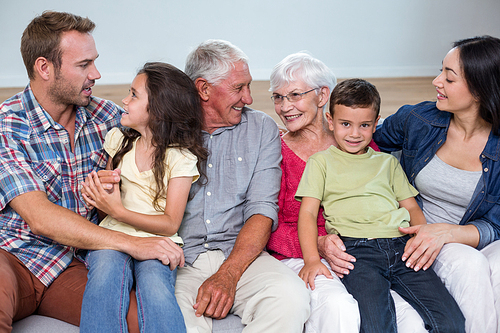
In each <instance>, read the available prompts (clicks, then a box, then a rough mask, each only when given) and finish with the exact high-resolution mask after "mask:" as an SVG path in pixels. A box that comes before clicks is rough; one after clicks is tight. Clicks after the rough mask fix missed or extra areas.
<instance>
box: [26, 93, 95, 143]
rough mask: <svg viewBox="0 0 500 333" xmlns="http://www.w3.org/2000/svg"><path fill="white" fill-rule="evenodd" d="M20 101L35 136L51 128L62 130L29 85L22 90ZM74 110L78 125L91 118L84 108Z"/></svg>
mask: <svg viewBox="0 0 500 333" xmlns="http://www.w3.org/2000/svg"><path fill="white" fill-rule="evenodd" d="M22 100H23V104H24V109H25V110H26V117H27V119H28V121H29V124H30V125H31V128H32V129H33V132H34V133H35V134H41V133H44V132H46V131H47V130H48V129H49V128H51V127H53V128H54V129H56V130H60V129H63V127H62V126H61V125H60V124H58V123H57V122H55V121H54V119H53V118H52V116H51V115H50V114H49V113H47V111H45V110H44V108H43V107H42V106H41V105H40V104H39V103H38V101H37V100H36V98H35V95H34V94H33V91H32V90H31V86H30V85H29V84H28V86H27V87H26V89H24V92H23V94H22ZM75 109H76V121H77V122H79V123H82V124H83V123H84V122H86V121H87V119H88V117H89V116H91V115H90V114H87V110H86V108H85V107H81V106H79V107H76V108H75Z"/></svg>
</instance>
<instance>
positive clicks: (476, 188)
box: [374, 36, 500, 332]
mask: <svg viewBox="0 0 500 333" xmlns="http://www.w3.org/2000/svg"><path fill="white" fill-rule="evenodd" d="M433 84H434V86H435V87H436V90H437V102H424V103H420V104H418V105H407V106H403V107H402V108H401V109H400V110H399V111H398V112H397V113H396V114H394V115H392V116H390V117H388V118H387V119H386V120H385V121H384V123H383V124H382V126H381V127H380V128H378V129H377V131H376V132H375V135H374V140H375V141H376V142H377V144H378V145H379V146H380V148H381V149H382V150H384V151H396V150H402V156H401V164H402V166H403V169H404V170H405V172H406V174H407V176H408V179H409V181H410V182H411V183H412V185H413V186H415V187H416V188H417V189H418V190H419V192H420V195H419V196H418V197H417V200H418V201H419V203H420V205H421V206H422V209H423V212H424V215H425V217H426V219H427V222H428V224H427V225H423V226H421V227H412V228H406V229H402V231H403V232H405V233H408V234H416V236H415V237H414V238H413V239H412V242H411V243H410V242H408V245H407V247H406V249H405V253H404V255H403V259H404V258H407V259H406V261H407V265H408V266H410V267H413V268H414V269H415V270H419V269H428V268H430V267H432V268H433V269H434V270H435V271H436V273H437V274H438V275H439V276H440V277H441V279H442V280H443V282H444V283H445V285H446V287H447V288H448V290H449V291H450V293H451V294H452V295H453V296H454V298H455V299H456V301H457V303H458V304H459V305H460V308H461V309H462V312H463V314H464V316H465V318H466V330H467V332H497V330H498V329H499V328H500V326H499V324H498V322H497V318H498V315H499V308H500V241H498V239H499V238H500V205H499V204H500V178H499V176H500V136H499V135H500V39H498V38H493V37H490V36H483V37H475V38H470V39H465V40H461V41H458V42H456V43H455V44H454V47H453V48H452V49H451V50H450V51H449V52H448V54H447V55H446V57H445V58H444V60H443V65H442V70H441V74H439V75H438V76H437V77H436V78H435V79H434V81H433Z"/></svg>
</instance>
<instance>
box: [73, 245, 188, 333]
mask: <svg viewBox="0 0 500 333" xmlns="http://www.w3.org/2000/svg"><path fill="white" fill-rule="evenodd" d="M87 262H88V265H89V273H88V281H87V286H86V287H85V293H84V294H83V302H82V316H81V320H80V332H120V333H122V332H123V333H125V332H128V327H127V321H126V316H127V312H128V307H129V298H130V290H131V289H132V286H133V285H134V282H135V291H136V296H137V311H138V314H137V316H138V320H139V329H140V331H141V332H176V333H177V332H186V327H185V325H184V318H183V316H182V313H181V310H180V308H179V305H178V304H177V300H176V298H175V291H174V287H175V280H176V276H177V269H175V270H173V271H171V270H170V268H169V267H168V266H165V265H163V264H162V263H161V262H160V261H159V260H145V261H139V260H135V259H134V258H132V257H130V256H129V255H128V254H125V253H122V252H118V251H113V250H99V251H91V252H89V254H88V256H87Z"/></svg>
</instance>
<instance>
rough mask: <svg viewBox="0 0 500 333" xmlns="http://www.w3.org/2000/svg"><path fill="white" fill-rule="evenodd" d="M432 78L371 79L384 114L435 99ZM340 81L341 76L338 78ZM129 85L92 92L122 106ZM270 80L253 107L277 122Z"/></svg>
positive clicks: (8, 91) (1, 94)
mask: <svg viewBox="0 0 500 333" xmlns="http://www.w3.org/2000/svg"><path fill="white" fill-rule="evenodd" d="M432 79H433V78H432V77H409V78H378V79H373V78H370V79H368V81H370V82H371V83H373V84H374V85H375V86H376V87H377V89H378V90H379V92H380V96H381V98H382V105H381V111H380V113H381V116H382V117H387V116H388V115H390V114H392V113H394V112H396V111H397V110H398V108H399V107H401V106H402V105H404V104H416V103H418V102H421V101H425V100H436V90H435V88H434V86H433V85H432V83H431V82H432ZM339 81H341V79H340V80H339ZM22 89H23V88H0V101H4V100H6V99H7V98H9V97H10V96H12V95H14V94H16V93H18V92H19V91H21V90H22ZM128 89H129V85H128V84H125V85H99V84H97V85H96V86H95V87H94V88H93V93H94V95H96V96H99V97H101V98H105V99H109V100H112V101H114V102H115V103H117V104H118V105H122V103H121V100H122V99H123V98H124V97H125V96H126V95H127V93H128ZM268 90H269V81H254V82H252V97H253V104H252V105H251V107H252V108H254V109H256V110H261V111H264V112H266V113H267V114H269V115H270V116H271V117H273V118H274V119H275V120H276V121H277V122H278V124H280V125H281V121H280V120H279V118H278V116H277V115H276V113H275V112H274V105H273V103H272V101H271V98H270V97H271V93H270V92H269V91H268Z"/></svg>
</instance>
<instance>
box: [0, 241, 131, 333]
mask: <svg viewBox="0 0 500 333" xmlns="http://www.w3.org/2000/svg"><path fill="white" fill-rule="evenodd" d="M86 283H87V268H86V267H85V265H84V264H83V263H81V262H80V261H78V260H77V259H73V261H72V262H71V264H70V265H69V266H68V268H66V270H65V271H64V272H62V273H61V274H60V275H59V276H58V277H57V279H55V281H54V282H52V284H51V285H50V286H49V287H46V286H45V285H44V284H43V283H41V282H40V281H39V280H38V279H37V278H36V277H35V276H34V275H33V273H31V272H30V271H29V270H28V269H27V268H26V266H24V264H23V263H22V262H21V261H20V260H19V259H17V257H16V256H14V255H12V254H10V253H8V252H7V251H5V250H2V249H0V332H1V333H3V332H10V331H11V330H12V323H13V322H14V321H16V320H20V319H23V318H25V317H27V316H29V315H31V314H34V313H36V314H39V315H43V316H47V317H52V318H56V319H59V320H62V321H65V322H68V323H70V324H73V325H76V326H79V325H80V311H81V307H82V298H83V292H84V290H85V285H86ZM132 293H133V294H131V297H130V307H129V312H128V315H127V322H128V325H129V331H130V332H139V324H138V321H137V302H136V298H135V293H134V292H132ZM117 297H118V295H117Z"/></svg>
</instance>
